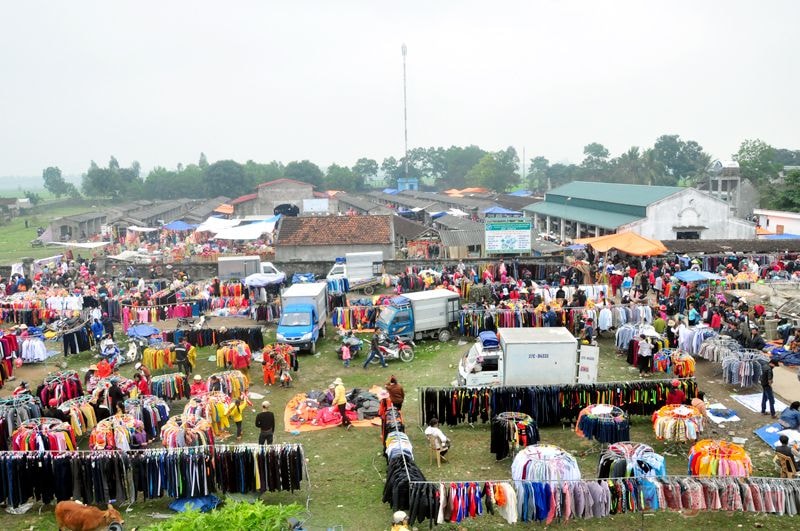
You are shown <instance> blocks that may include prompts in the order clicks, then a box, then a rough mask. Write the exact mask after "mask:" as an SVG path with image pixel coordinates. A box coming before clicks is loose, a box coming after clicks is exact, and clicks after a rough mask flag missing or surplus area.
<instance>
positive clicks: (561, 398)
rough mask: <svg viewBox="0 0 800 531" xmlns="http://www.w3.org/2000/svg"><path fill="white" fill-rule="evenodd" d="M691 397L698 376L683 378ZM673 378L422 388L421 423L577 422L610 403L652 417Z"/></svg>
mask: <svg viewBox="0 0 800 531" xmlns="http://www.w3.org/2000/svg"><path fill="white" fill-rule="evenodd" d="M678 381H679V382H680V387H681V390H683V392H684V393H685V394H686V396H687V397H690V398H691V397H694V396H696V395H697V383H696V381H695V379H694V378H678ZM671 382H672V380H670V379H647V380H634V381H614V382H597V383H594V384H568V385H551V386H528V387H522V386H520V387H515V386H497V387H450V386H443V387H435V386H432V387H419V388H417V389H418V393H419V407H420V422H421V423H422V424H427V422H428V421H429V420H430V419H431V418H433V417H436V418H438V419H439V421H440V422H441V423H443V424H446V425H448V426H455V425H457V424H460V423H464V422H467V423H470V424H472V423H475V422H477V421H478V419H479V418H480V419H481V421H482V422H488V421H489V419H490V418H491V417H492V416H493V415H496V414H498V413H503V412H505V411H515V412H520V413H525V414H528V415H530V416H531V417H532V418H533V419H534V420H535V421H536V423H537V425H538V426H539V427H541V426H553V425H557V424H558V423H559V422H560V421H561V420H562V419H575V418H577V416H578V413H579V412H580V410H581V409H583V408H584V407H586V406H588V405H590V404H597V403H605V404H610V405H614V406H618V407H624V409H625V410H626V412H627V413H628V414H629V415H651V414H652V413H653V412H655V411H656V410H657V409H659V408H660V407H661V406H664V405H665V404H666V399H667V394H668V393H669V391H670V389H671Z"/></svg>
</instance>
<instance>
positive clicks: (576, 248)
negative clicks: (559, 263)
mask: <svg viewBox="0 0 800 531" xmlns="http://www.w3.org/2000/svg"><path fill="white" fill-rule="evenodd" d="M567 249H569V250H570V251H579V250H580V249H586V244H585V243H573V244H572V245H568V246H567Z"/></svg>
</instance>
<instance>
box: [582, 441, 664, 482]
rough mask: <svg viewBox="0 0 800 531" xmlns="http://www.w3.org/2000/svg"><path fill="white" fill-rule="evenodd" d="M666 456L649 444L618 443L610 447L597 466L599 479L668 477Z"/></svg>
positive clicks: (604, 452)
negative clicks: (658, 452)
mask: <svg viewBox="0 0 800 531" xmlns="http://www.w3.org/2000/svg"><path fill="white" fill-rule="evenodd" d="M666 475H667V466H666V463H665V461H664V456H662V455H660V454H657V453H656V452H655V450H653V448H652V447H651V446H649V445H647V444H642V443H634V442H629V441H625V442H618V443H614V444H611V445H609V446H608V448H606V449H605V450H604V451H603V453H602V454H600V461H599V463H598V465H597V477H600V478H627V477H631V476H633V477H645V476H666Z"/></svg>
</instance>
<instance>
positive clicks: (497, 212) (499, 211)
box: [483, 207, 522, 216]
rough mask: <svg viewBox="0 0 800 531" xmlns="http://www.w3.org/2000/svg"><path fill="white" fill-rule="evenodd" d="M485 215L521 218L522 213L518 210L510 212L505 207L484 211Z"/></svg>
mask: <svg viewBox="0 0 800 531" xmlns="http://www.w3.org/2000/svg"><path fill="white" fill-rule="evenodd" d="M483 213H484V214H493V215H502V216H521V215H522V212H517V211H516V210H509V209H507V208H503V207H491V208H487V209H486V210H484V211H483Z"/></svg>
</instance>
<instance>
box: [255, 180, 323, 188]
mask: <svg viewBox="0 0 800 531" xmlns="http://www.w3.org/2000/svg"><path fill="white" fill-rule="evenodd" d="M279 184H302V185H303V186H311V187H312V188H313V187H314V186H313V185H312V184H310V183H304V182H303V181H296V180H294V179H286V178H282V179H275V180H274V181H267V182H265V183H261V184H259V185H258V186H257V188H264V187H265V186H277V185H279Z"/></svg>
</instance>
